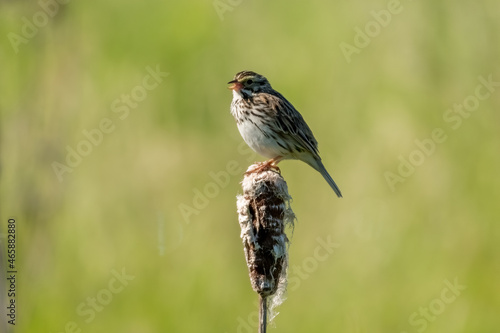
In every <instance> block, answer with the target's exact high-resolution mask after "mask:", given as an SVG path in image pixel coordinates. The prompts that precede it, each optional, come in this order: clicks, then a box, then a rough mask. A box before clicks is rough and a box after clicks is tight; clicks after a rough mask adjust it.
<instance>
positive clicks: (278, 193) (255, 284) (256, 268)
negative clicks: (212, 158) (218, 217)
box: [237, 165, 295, 333]
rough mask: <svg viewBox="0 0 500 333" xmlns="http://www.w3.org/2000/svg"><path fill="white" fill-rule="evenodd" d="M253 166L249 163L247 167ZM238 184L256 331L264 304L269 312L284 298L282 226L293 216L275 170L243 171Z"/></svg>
mask: <svg viewBox="0 0 500 333" xmlns="http://www.w3.org/2000/svg"><path fill="white" fill-rule="evenodd" d="M256 167H257V166H256V165H252V166H250V167H249V169H248V170H253V169H255V168H256ZM242 187H243V195H239V196H238V197H237V207H238V215H239V223H240V227H241V239H242V240H243V246H244V250H245V258H246V261H247V266H248V273H249V275H250V282H251V284H252V288H253V290H254V291H256V292H257V293H258V294H259V296H260V304H261V306H260V329H259V332H261V333H263V332H265V326H266V321H267V319H266V317H267V312H268V310H267V306H268V303H269V305H270V310H271V311H272V310H273V308H274V307H275V306H277V305H279V304H281V302H282V301H283V300H284V292H285V289H286V273H287V267H288V237H287V236H286V234H285V229H286V227H287V226H291V227H293V222H294V219H295V215H294V214H293V211H292V210H291V208H290V199H291V197H290V195H289V194H288V187H287V185H286V182H285V180H284V179H283V177H282V176H281V174H279V173H278V172H276V171H274V170H271V169H269V168H268V169H264V170H260V171H258V172H252V173H250V174H246V175H245V177H244V178H243V182H242ZM269 296H271V299H270V301H269V300H268V297H269ZM271 319H272V317H271Z"/></svg>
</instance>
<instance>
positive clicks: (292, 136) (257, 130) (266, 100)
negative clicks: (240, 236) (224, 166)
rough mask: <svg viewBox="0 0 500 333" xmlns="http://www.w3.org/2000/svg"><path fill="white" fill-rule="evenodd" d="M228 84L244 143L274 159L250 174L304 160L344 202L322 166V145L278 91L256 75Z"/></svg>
mask: <svg viewBox="0 0 500 333" xmlns="http://www.w3.org/2000/svg"><path fill="white" fill-rule="evenodd" d="M228 84H229V85H230V86H229V87H228V88H229V89H231V90H233V101H232V103H231V114H232V115H233V116H234V119H235V120H236V123H237V125H238V130H239V131H240V134H241V136H242V137H243V140H245V142H246V143H247V144H248V145H249V146H250V148H252V149H253V150H255V151H256V152H257V153H259V154H261V155H262V156H264V157H267V158H269V159H270V160H268V161H266V162H263V163H261V164H260V166H259V167H257V168H256V169H253V170H250V171H249V173H252V172H257V171H260V170H262V169H265V168H275V169H278V167H277V164H278V162H279V161H281V160H285V159H296V160H301V161H303V162H306V163H307V164H309V165H310V166H312V167H313V168H314V169H316V170H317V171H318V172H319V173H321V175H322V176H323V177H324V178H325V180H326V181H327V182H328V184H329V185H330V186H331V187H332V189H333V190H334V191H335V193H336V194H337V196H338V197H339V198H341V197H342V193H341V192H340V189H339V188H338V186H337V184H335V182H334V181H333V179H332V177H330V175H329V174H328V171H326V169H325V167H324V166H323V163H322V162H321V158H320V157H319V151H318V142H317V141H316V139H315V138H314V135H313V133H312V131H311V129H310V128H309V126H307V124H306V122H305V120H304V118H302V116H301V115H300V113H299V112H298V111H297V110H296V109H295V108H294V107H293V105H292V104H291V103H290V102H289V101H287V100H286V98H285V97H283V96H282V95H281V94H280V93H279V92H277V91H276V90H274V89H273V88H272V87H271V84H269V81H267V79H266V78H265V77H264V76H262V75H260V74H257V73H255V72H251V71H243V72H239V73H238V74H236V75H235V77H234V79H233V80H232V81H229V82H228ZM278 170H279V169H278Z"/></svg>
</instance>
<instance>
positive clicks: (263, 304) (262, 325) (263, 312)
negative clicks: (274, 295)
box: [259, 295, 267, 333]
mask: <svg viewBox="0 0 500 333" xmlns="http://www.w3.org/2000/svg"><path fill="white" fill-rule="evenodd" d="M266 326H267V297H262V295H259V333H266Z"/></svg>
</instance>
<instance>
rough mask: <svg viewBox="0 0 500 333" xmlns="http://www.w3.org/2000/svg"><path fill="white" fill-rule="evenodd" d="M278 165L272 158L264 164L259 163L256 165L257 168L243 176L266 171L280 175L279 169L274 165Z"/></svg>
mask: <svg viewBox="0 0 500 333" xmlns="http://www.w3.org/2000/svg"><path fill="white" fill-rule="evenodd" d="M277 163H278V160H276V159H274V158H272V159H270V160H267V161H265V162H259V163H257V166H256V167H255V168H252V169H250V170H248V171H247V172H245V176H248V175H250V174H252V173H259V172H263V171H268V170H274V171H276V172H278V173H279V174H281V170H280V168H279V167H278V166H277V165H276V164H277Z"/></svg>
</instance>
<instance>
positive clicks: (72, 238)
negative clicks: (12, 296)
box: [0, 0, 500, 333]
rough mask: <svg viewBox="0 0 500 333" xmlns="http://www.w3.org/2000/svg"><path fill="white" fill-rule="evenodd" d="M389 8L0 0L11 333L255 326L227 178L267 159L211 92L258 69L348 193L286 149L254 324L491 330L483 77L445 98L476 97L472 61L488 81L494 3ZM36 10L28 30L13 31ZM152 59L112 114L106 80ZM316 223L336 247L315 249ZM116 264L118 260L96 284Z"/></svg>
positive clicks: (494, 183) (490, 153)
mask: <svg viewBox="0 0 500 333" xmlns="http://www.w3.org/2000/svg"><path fill="white" fill-rule="evenodd" d="M49 3H50V2H49ZM391 6H394V3H393V2H392V3H391V2H390V3H389V4H388V2H387V1H358V2H352V1H337V2H326V1H313V2H290V1H284V0H281V1H272V2H270V1H236V0H233V1H232V2H230V1H229V0H220V1H216V2H212V1H210V0H209V1H185V2H182V3H181V2H174V1H147V2H138V1H111V0H109V1H101V2H90V3H88V2H84V1H71V2H69V3H68V4H59V5H58V6H57V8H56V6H55V5H54V3H53V2H52V5H51V6H49V7H47V6H45V7H46V8H48V9H47V10H48V11H49V12H52V13H53V14H54V15H53V17H50V18H48V15H47V14H43V13H44V12H43V9H42V5H40V3H38V2H35V1H30V2H27V1H1V2H0V28H1V36H2V38H1V42H0V43H1V44H0V45H1V53H0V93H1V98H0V108H1V198H0V199H1V228H2V229H1V231H2V232H3V235H2V238H0V240H1V241H2V250H3V251H4V252H5V241H6V238H5V233H6V232H7V219H8V218H9V217H15V218H16V221H17V222H16V223H17V241H18V244H17V245H18V248H17V250H18V251H17V264H18V270H19V273H18V286H17V288H18V296H17V303H18V315H17V325H16V327H15V330H13V331H15V332H47V333H56V332H73V331H74V332H80V331H79V330H81V332H144V333H149V332H256V331H257V329H256V326H255V318H256V310H257V306H256V301H257V295H256V294H255V293H254V292H253V291H252V290H251V288H250V282H249V279H248V273H247V268H246V265H245V261H244V255H243V248H242V244H241V240H240V238H239V226H238V223H237V216H236V208H235V195H236V194H237V193H239V192H240V191H241V189H240V185H239V182H240V181H241V174H242V172H243V171H244V170H245V169H246V167H247V166H248V165H249V164H251V162H253V161H256V160H262V158H261V157H259V156H256V155H253V154H251V153H250V152H249V151H248V150H247V148H246V146H244V145H241V143H242V139H241V137H240V136H239V133H238V131H237V128H236V125H235V122H234V120H233V119H232V116H231V115H230V113H229V105H230V102H231V98H232V96H231V93H230V91H228V90H227V89H226V82H228V81H229V80H231V79H232V77H233V76H234V74H235V73H236V72H238V71H241V70H254V71H257V72H259V73H262V74H264V75H265V76H267V77H268V79H269V80H270V82H271V84H272V85H273V87H274V88H276V89H277V90H279V91H280V92H281V93H283V94H284V95H285V96H286V97H287V98H288V99H289V100H290V101H291V102H292V103H293V104H294V105H295V106H296V107H297V108H298V110H299V111H300V112H301V113H302V114H303V116H304V118H305V119H306V120H307V121H308V124H309V125H310V127H311V128H312V129H313V131H314V133H315V136H316V138H317V140H318V141H319V143H320V145H319V148H320V152H321V154H322V157H323V160H324V163H325V165H326V167H327V169H329V171H330V173H331V174H332V176H333V178H334V179H335V180H336V181H337V183H338V184H339V186H340V188H341V189H342V191H343V194H344V198H343V199H341V200H340V199H337V198H336V197H335V195H334V193H333V191H332V190H331V189H330V188H329V186H328V185H327V183H326V182H325V181H324V180H323V179H322V178H321V176H320V175H319V174H318V173H316V172H315V171H314V170H312V169H311V168H310V167H308V166H307V165H306V164H304V163H302V162H296V161H285V162H283V163H282V164H281V170H282V174H283V176H284V177H285V179H286V180H287V182H288V186H289V192H290V194H291V195H292V196H293V203H292V208H293V210H294V211H295V214H296V215H297V218H298V220H297V222H296V227H295V231H294V234H293V237H292V242H291V246H290V266H291V267H292V268H291V272H290V275H291V280H290V285H289V290H288V299H287V300H286V301H285V302H284V304H283V305H281V307H280V308H279V309H278V311H279V312H280V314H279V316H278V317H277V318H276V319H275V320H274V325H275V328H270V331H271V332H381V333H382V332H383V333H387V332H407V333H410V332H423V331H425V332H429V333H431V332H473V333H477V332H498V324H499V319H498V311H499V309H500V284H499V282H500V281H499V277H500V261H499V258H498V244H499V243H500V232H499V229H498V223H499V219H500V209H499V200H500V177H499V175H498V172H499V171H500V154H499V153H500V130H499V126H500V115H499V112H498V111H499V109H500V87H498V86H496V87H494V88H492V91H490V92H489V95H488V97H487V98H485V99H484V100H480V101H479V105H475V106H474V107H473V109H474V110H473V111H470V112H468V111H467V112H466V113H462V114H460V113H455V112H454V111H447V110H449V109H450V108H452V107H453V105H454V103H463V102H464V100H467V101H468V102H471V101H472V102H474V98H473V97H471V96H473V95H474V94H475V92H476V88H477V87H478V85H479V84H480V80H479V77H483V78H484V79H486V80H487V79H488V77H489V76H491V79H492V80H493V81H495V82H500V60H499V59H500V38H499V37H500V3H499V2H498V1H496V0H480V1H472V0H469V1H462V0H461V1H456V0H453V1H452V0H448V1H424V0H421V1H410V0H405V1H401V3H400V5H399V7H397V6H396V7H397V8H398V13H397V14H392V15H391V18H390V22H388V19H387V16H385V21H384V22H383V23H384V25H385V26H382V25H381V24H380V23H374V22H377V21H375V16H377V15H378V17H379V19H381V18H380V17H381V16H380V15H382V14H381V13H387V10H388V8H392V7H391ZM381 10H385V11H386V12H380V11H381ZM372 11H375V13H378V14H374V13H373V12H372ZM40 13H42V14H40ZM389 13H390V12H389ZM34 15H35V20H38V21H35V22H38V23H37V24H38V25H40V27H38V28H37V31H36V32H33V31H31V35H32V36H31V37H30V38H25V37H23V30H22V29H23V26H25V25H27V24H28V23H26V22H31V24H33V22H34V21H33V20H34V18H33V16H34ZM37 15H38V16H37ZM44 15H45V16H44ZM23 17H24V18H25V20H23ZM44 17H45V18H46V20H45V21H44ZM383 18H384V16H383V15H382V19H383ZM367 24H368V28H369V29H372V30H370V31H369V32H370V34H371V35H372V37H368V38H369V44H368V45H366V46H365V47H360V48H358V50H357V52H356V53H353V54H351V55H350V57H349V59H347V58H346V57H345V56H344V54H343V52H342V50H341V47H340V46H341V45H345V44H342V43H347V44H350V45H353V46H355V40H354V39H355V36H356V34H357V31H358V30H356V29H357V28H359V29H361V30H363V31H364V30H365V28H366V27H367ZM377 26H378V29H377ZM24 30H25V33H28V34H30V31H29V28H26V27H25V28H24ZM13 34H16V35H17V36H18V37H19V38H25V39H19V38H18V37H13V36H14V35H13ZM13 38H14V39H13ZM16 38H17V39H16ZM366 39H367V38H364V39H363V38H362V37H358V43H359V42H363V40H364V42H365V43H366V44H367V43H368V41H367V40H366ZM12 40H16V41H17V43H18V44H16V43H13V42H12ZM16 51H17V52H16ZM348 60H349V61H348ZM148 67H149V68H150V69H153V70H155V69H156V68H159V70H160V71H161V72H168V73H169V74H168V76H164V77H162V78H161V80H162V81H161V83H160V84H159V85H158V87H156V88H155V89H152V90H148V91H147V96H140V98H139V99H141V100H140V101H139V102H137V105H135V104H134V105H135V107H133V108H132V107H130V108H128V109H129V111H130V112H129V113H128V115H127V116H125V114H124V113H123V112H118V113H117V112H114V111H113V110H114V108H113V103H115V100H116V99H119V100H120V99H121V98H122V95H130V94H131V92H134V93H135V94H136V96H139V95H137V94H139V93H140V92H141V88H140V87H139V88H137V86H140V85H142V82H143V80H144V79H145V77H146V76H147V75H148V70H147V69H146V68H148ZM149 82H153V81H152V80H151V81H149ZM134 89H135V90H134ZM477 89H480V91H481V93H483V95H484V94H486V93H487V92H488V90H487V89H486V88H484V87H483V88H477ZM144 91H145V90H142V92H144ZM476 101H478V100H477V99H476ZM120 105H121V106H122V107H123V105H125V104H123V103H122V104H120ZM115 106H116V105H115ZM446 115H448V116H450V117H451V116H453V117H455V118H454V119H455V120H456V119H457V118H456V117H459V119H458V120H460V119H461V123H460V126H458V128H456V129H453V128H452V125H457V124H458V120H456V121H454V122H449V121H448V122H447V121H446V120H445V119H444V118H443V117H444V116H446ZM464 115H466V116H464ZM120 116H122V118H123V119H121V118H120ZM105 118H107V119H110V121H111V122H112V125H113V130H112V131H111V132H110V133H107V134H106V133H103V134H102V135H103V137H102V139H101V140H100V141H99V140H98V138H99V136H98V135H97V136H96V137H95V140H96V142H98V144H97V145H91V146H90V148H89V147H88V146H86V148H87V149H90V150H91V151H90V152H88V154H87V156H83V157H82V160H81V161H80V163H78V165H77V166H76V167H74V168H71V172H69V171H68V172H64V173H63V175H62V181H59V179H58V177H57V175H56V173H55V172H54V169H53V163H54V162H58V163H61V164H65V165H67V162H66V155H67V154H68V147H69V148H70V149H78V145H79V144H80V145H82V146H81V147H80V148H81V149H85V143H82V142H83V141H84V140H87V138H86V137H85V135H84V131H92V130H93V129H95V128H98V127H99V125H100V123H101V122H102V121H103V119H105ZM435 128H440V129H442V130H443V131H444V133H445V135H446V140H444V142H441V143H435V144H434V145H435V148H434V149H435V150H434V152H431V153H430V154H429V156H427V155H423V153H418V146H417V144H416V143H415V140H420V142H427V143H428V142H429V141H425V140H426V139H429V138H431V133H432V131H433V130H434V129H435ZM92 133H95V132H92ZM429 147H430V146H429ZM410 156H413V159H414V160H416V161H418V164H419V165H418V166H417V167H415V170H414V171H413V172H411V171H408V170H407V171H408V172H407V174H405V175H404V177H403V176H401V175H399V177H401V178H400V179H399V180H400V181H401V180H403V182H396V183H393V186H392V187H391V186H390V184H389V183H388V181H387V179H386V177H387V175H388V174H387V173H388V172H390V173H393V175H397V174H398V167H400V163H402V162H401V160H402V159H405V160H408V159H409V158H410ZM417 157H420V159H418V158H417ZM228 163H229V164H230V165H232V167H236V169H237V172H233V174H229V173H227V171H226V168H227V167H228ZM401 168H403V167H400V169H401ZM403 171H404V170H403ZM403 173H404V172H403ZM214 174H216V175H218V177H219V184H217V183H216V182H215V181H214V179H213V175H214ZM224 175H227V177H225V176H224ZM198 191H200V192H201V193H202V195H200V194H199V193H200V192H198ZM197 193H198V194H197ZM203 193H205V194H203ZM206 195H208V197H206ZM204 198H205V199H204ZM318 237H319V238H320V239H322V240H323V241H326V240H328V239H329V240H330V241H332V242H335V244H336V246H337V247H336V248H335V249H334V251H333V253H330V254H328V256H327V258H326V259H325V257H324V256H323V255H324V254H325V253H326V252H324V251H323V250H324V249H323V250H321V251H323V252H321V255H322V256H321V260H319V259H320V257H318V256H317V254H318V250H316V249H318V246H320V244H321V241H319V240H318ZM4 263H5V260H4ZM123 269H124V270H125V272H126V274H127V275H128V276H130V279H131V277H132V276H133V277H134V278H133V280H128V281H127V282H126V285H125V286H124V287H123V288H122V289H123V290H121V291H120V292H117V293H115V294H112V293H110V292H109V290H110V287H109V283H112V284H113V283H114V282H115V280H114V274H116V272H122V270H123ZM2 271H5V269H4V267H3V268H2ZM2 274H4V273H2ZM455 280H456V281H458V283H459V284H460V285H461V286H465V287H466V289H465V290H461V291H459V292H458V293H455V296H454V297H452V296H453V293H450V292H451V291H450V290H448V289H447V288H448V287H447V283H446V282H445V281H448V282H449V283H451V284H453V283H454V282H455ZM118 285H119V283H116V285H115V287H116V286H118ZM115 289H116V288H115ZM110 295H111V296H110ZM443 295H444V296H443ZM93 297H94V298H95V297H97V303H96V304H97V305H96V308H95V309H99V310H95V311H94V312H93V314H94V316H92V315H91V314H90V313H92V310H91V309H92V307H91V306H90V305H89V303H87V302H91V299H92V298H93ZM110 297H112V299H111V298H110ZM443 297H445V298H443ZM450 299H453V300H452V301H450ZM3 301H4V302H6V301H7V300H6V299H4V300H3ZM445 301H446V302H445ZM103 303H104V304H103ZM4 304H5V303H4ZM2 308H4V307H3V306H2ZM427 308H428V309H430V310H425V309H427ZM78 309H80V310H82V309H85V310H86V311H87V312H86V313H87V314H85V315H84V314H82V312H81V311H80V312H79V311H78ZM422 309H423V310H422ZM420 311H424V312H420ZM425 311H430V312H428V313H429V314H428V315H427V317H426V315H425V314H424V313H425ZM4 316H5V314H4V315H3V317H4ZM91 317H92V318H91ZM412 318H413V319H412ZM2 320H4V318H2ZM72 322H74V324H72ZM3 324H4V323H3V322H2V325H3ZM0 330H5V325H4V326H1V327H0Z"/></svg>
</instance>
